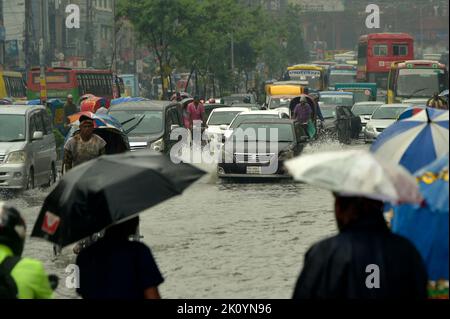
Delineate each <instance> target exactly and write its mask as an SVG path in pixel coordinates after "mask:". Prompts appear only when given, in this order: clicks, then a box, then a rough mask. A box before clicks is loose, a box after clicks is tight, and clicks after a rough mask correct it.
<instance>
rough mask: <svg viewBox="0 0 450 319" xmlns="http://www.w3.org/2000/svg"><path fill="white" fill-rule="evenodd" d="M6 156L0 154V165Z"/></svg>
mask: <svg viewBox="0 0 450 319" xmlns="http://www.w3.org/2000/svg"><path fill="white" fill-rule="evenodd" d="M5 157H6V155H5V154H0V163H3V161H4V160H5Z"/></svg>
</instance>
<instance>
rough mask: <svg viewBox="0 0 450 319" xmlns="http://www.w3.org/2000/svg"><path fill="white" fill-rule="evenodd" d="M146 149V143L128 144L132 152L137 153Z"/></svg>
mask: <svg viewBox="0 0 450 319" xmlns="http://www.w3.org/2000/svg"><path fill="white" fill-rule="evenodd" d="M146 148H147V143H146V142H140V143H133V142H132V143H130V150H131V151H132V152H134V151H138V150H143V149H146Z"/></svg>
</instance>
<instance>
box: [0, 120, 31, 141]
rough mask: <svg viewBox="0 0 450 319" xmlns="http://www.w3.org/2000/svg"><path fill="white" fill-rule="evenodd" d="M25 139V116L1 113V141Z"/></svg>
mask: <svg viewBox="0 0 450 319" xmlns="http://www.w3.org/2000/svg"><path fill="white" fill-rule="evenodd" d="M19 141H25V116H24V115H10V114H0V142H19Z"/></svg>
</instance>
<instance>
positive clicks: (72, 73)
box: [27, 67, 120, 104]
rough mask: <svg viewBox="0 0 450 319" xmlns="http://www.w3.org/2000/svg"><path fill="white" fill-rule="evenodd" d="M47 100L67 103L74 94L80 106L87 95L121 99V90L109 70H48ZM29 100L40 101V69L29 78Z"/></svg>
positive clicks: (29, 73) (58, 68)
mask: <svg viewBox="0 0 450 319" xmlns="http://www.w3.org/2000/svg"><path fill="white" fill-rule="evenodd" d="M45 77H46V83H47V99H48V100H49V99H60V100H62V101H65V100H66V98H67V95H69V94H72V96H73V101H74V103H76V104H78V103H79V100H80V98H81V97H82V96H83V95H85V94H93V95H95V96H98V97H104V98H107V99H113V98H116V97H119V95H120V94H119V93H118V92H120V89H118V88H117V87H116V84H115V83H116V82H118V81H115V80H114V79H115V78H116V77H115V76H114V75H113V73H112V72H111V71H109V70H95V69H71V68H63V67H57V68H47V69H46V71H45ZM27 98H28V100H35V99H40V69H39V68H33V69H31V71H30V72H28V77H27Z"/></svg>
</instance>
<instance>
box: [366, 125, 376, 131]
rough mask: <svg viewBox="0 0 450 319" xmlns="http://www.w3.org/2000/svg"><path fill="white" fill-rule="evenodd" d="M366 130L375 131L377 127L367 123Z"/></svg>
mask: <svg viewBox="0 0 450 319" xmlns="http://www.w3.org/2000/svg"><path fill="white" fill-rule="evenodd" d="M366 131H367V132H375V129H374V128H373V126H371V125H367V126H366Z"/></svg>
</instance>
